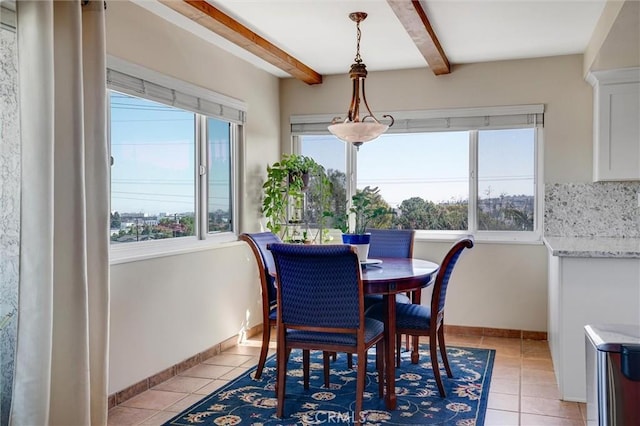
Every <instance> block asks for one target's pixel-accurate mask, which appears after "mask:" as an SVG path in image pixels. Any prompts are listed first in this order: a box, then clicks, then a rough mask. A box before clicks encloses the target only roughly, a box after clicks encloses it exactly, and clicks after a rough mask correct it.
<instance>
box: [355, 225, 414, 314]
mask: <svg viewBox="0 0 640 426" xmlns="http://www.w3.org/2000/svg"><path fill="white" fill-rule="evenodd" d="M366 232H367V233H369V234H371V238H370V240H369V258H371V259H376V258H379V257H402V258H408V257H413V237H414V235H415V231H414V230H413V229H367V230H366ZM380 302H382V295H381V294H368V295H366V296H365V298H364V304H365V310H366V309H367V308H369V307H370V306H372V305H374V304H376V303H380ZM396 302H400V303H411V299H410V298H409V297H408V296H406V295H404V294H396Z"/></svg>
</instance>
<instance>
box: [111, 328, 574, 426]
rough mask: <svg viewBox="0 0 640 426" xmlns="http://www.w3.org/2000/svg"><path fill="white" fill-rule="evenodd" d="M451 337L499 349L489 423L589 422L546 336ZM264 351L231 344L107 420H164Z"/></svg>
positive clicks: (452, 342)
mask: <svg viewBox="0 0 640 426" xmlns="http://www.w3.org/2000/svg"><path fill="white" fill-rule="evenodd" d="M446 342H447V345H449V346H467V347H481V348H491V349H496V360H495V364H494V368H493V375H492V379H491V387H490V393H489V402H488V409H487V415H486V420H485V425H486V426H498V425H499V426H517V425H523V426H524V425H526V426H541V425H570V426H573V425H576V426H584V425H585V420H584V419H585V417H586V411H585V404H581V403H575V402H565V401H561V400H560V399H559V394H558V388H557V386H556V383H555V377H554V373H553V366H552V363H551V356H550V353H549V346H548V345H547V342H546V341H537V340H521V339H509V338H500V337H478V336H458V335H451V334H449V335H447V336H446ZM273 346H274V343H272V347H273ZM259 351H260V341H259V340H257V338H256V339H253V340H249V341H248V342H246V343H244V344H241V345H238V346H235V347H233V348H231V349H228V350H226V351H225V352H223V353H222V354H220V355H217V356H214V357H212V358H210V359H208V360H206V361H204V362H203V363H201V364H199V365H197V366H195V367H193V368H191V369H189V370H186V371H184V372H182V373H181V374H180V375H179V376H175V377H173V378H171V379H169V380H167V381H166V382H163V383H161V384H159V385H157V386H155V387H154V388H152V389H150V390H148V391H146V392H144V393H141V394H140V395H137V396H135V397H134V398H131V399H130V400H128V401H125V402H123V403H122V404H120V405H119V406H117V407H115V408H113V409H111V410H110V411H109V423H108V424H109V425H114V426H115V425H118V426H120V425H122V426H124V425H161V424H163V423H164V422H166V421H167V420H169V419H170V418H172V417H173V416H175V415H176V414H177V413H179V412H180V411H182V410H184V409H186V408H187V407H189V406H191V405H192V404H194V403H196V402H197V401H198V400H200V399H202V398H203V397H204V396H205V395H208V394H209V393H211V392H212V391H214V390H215V389H217V388H219V387H221V386H223V385H224V384H225V383H227V382H228V381H229V380H231V379H233V378H235V377H236V376H238V375H239V374H241V373H243V372H245V371H247V370H248V369H249V368H251V367H253V366H254V365H255V364H257V362H258V353H259ZM271 352H273V348H272V350H271Z"/></svg>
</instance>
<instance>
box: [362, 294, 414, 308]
mask: <svg viewBox="0 0 640 426" xmlns="http://www.w3.org/2000/svg"><path fill="white" fill-rule="evenodd" d="M381 302H382V295H381V294H367V295H366V296H364V310H365V311H366V310H367V309H368V308H370V307H371V306H373V305H375V304H376V303H381ZM396 303H411V299H409V296H407V295H406V294H404V293H398V294H396Z"/></svg>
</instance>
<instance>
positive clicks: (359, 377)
mask: <svg viewBox="0 0 640 426" xmlns="http://www.w3.org/2000/svg"><path fill="white" fill-rule="evenodd" d="M366 375H367V353H366V352H362V353H360V352H358V371H357V372H356V410H355V413H354V414H355V419H354V420H355V424H356V425H359V424H360V413H362V400H363V399H364V381H365V376H366Z"/></svg>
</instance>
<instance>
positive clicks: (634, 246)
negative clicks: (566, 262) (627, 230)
mask: <svg viewBox="0 0 640 426" xmlns="http://www.w3.org/2000/svg"><path fill="white" fill-rule="evenodd" d="M543 240H544V243H545V245H546V246H547V248H548V249H549V251H550V252H551V254H552V255H553V256H560V257H609V258H636V259H640V238H612V237H544V238H543Z"/></svg>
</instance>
